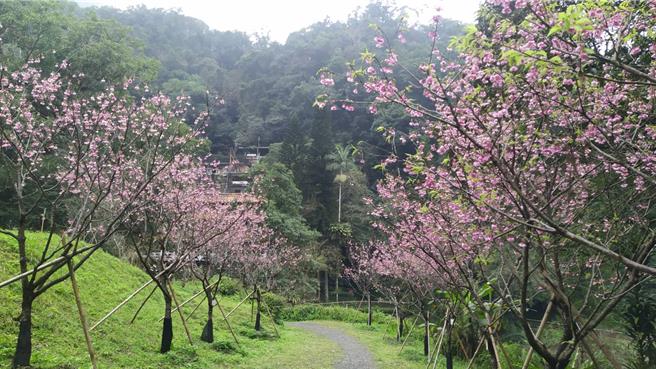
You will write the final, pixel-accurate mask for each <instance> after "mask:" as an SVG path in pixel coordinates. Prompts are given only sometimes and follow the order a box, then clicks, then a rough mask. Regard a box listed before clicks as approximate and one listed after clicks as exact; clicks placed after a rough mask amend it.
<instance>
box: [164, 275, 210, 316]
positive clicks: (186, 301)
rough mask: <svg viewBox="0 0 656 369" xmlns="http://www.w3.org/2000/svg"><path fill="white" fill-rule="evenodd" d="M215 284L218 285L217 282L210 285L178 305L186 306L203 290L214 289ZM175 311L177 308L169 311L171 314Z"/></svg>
mask: <svg viewBox="0 0 656 369" xmlns="http://www.w3.org/2000/svg"><path fill="white" fill-rule="evenodd" d="M217 283H219V281H217V282H216V283H212V284H211V285H209V286H207V288H205V289H202V290H200V291H199V292H196V293H195V294H194V295H193V296H191V297H190V298H188V299H187V300H185V301H184V302H183V303H182V304H180V307H183V306H185V305H187V304H188V303H189V302H190V301H191V300H193V299H195V298H196V297H198V295H200V294H201V293H203V292H205V290H207V289H210V288H214V286H216V284H217ZM205 297H206V298H207V296H205ZM176 310H178V308H177V307H175V308H173V310H171V312H172V313H173V312H175V311H176ZM162 320H164V317H161V318H159V320H158V322H161V321H162Z"/></svg>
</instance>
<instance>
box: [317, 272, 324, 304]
mask: <svg viewBox="0 0 656 369" xmlns="http://www.w3.org/2000/svg"><path fill="white" fill-rule="evenodd" d="M317 282H318V283H319V302H321V298H322V297H323V294H322V293H321V292H322V287H323V284H322V283H321V270H317Z"/></svg>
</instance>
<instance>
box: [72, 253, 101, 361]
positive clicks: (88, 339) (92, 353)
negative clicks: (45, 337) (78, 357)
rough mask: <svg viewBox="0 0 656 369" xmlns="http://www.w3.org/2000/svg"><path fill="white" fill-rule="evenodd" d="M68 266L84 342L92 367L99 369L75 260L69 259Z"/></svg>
mask: <svg viewBox="0 0 656 369" xmlns="http://www.w3.org/2000/svg"><path fill="white" fill-rule="evenodd" d="M67 264H68V272H69V273H70V275H71V285H72V286H73V294H74V295H75V304H76V305H77V312H78V313H79V314H80V323H82V330H83V331H84V340H85V341H86V343H87V350H88V351H89V359H91V366H92V367H93V369H97V368H98V363H97V362H96V352H95V351H94V350H93V344H92V342H91V334H89V324H88V323H87V317H86V314H85V313H84V307H83V306H82V299H81V298H80V290H79V288H78V286H77V279H76V278H75V267H74V266H73V259H68V261H67Z"/></svg>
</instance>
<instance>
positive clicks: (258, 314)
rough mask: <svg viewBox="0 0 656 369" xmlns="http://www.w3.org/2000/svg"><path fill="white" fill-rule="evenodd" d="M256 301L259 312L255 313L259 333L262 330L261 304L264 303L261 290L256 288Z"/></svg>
mask: <svg viewBox="0 0 656 369" xmlns="http://www.w3.org/2000/svg"><path fill="white" fill-rule="evenodd" d="M255 300H256V302H257V310H256V312H255V330H256V331H259V330H261V329H262V323H261V314H260V307H261V306H260V303H261V301H262V295H260V290H259V289H258V288H257V287H255Z"/></svg>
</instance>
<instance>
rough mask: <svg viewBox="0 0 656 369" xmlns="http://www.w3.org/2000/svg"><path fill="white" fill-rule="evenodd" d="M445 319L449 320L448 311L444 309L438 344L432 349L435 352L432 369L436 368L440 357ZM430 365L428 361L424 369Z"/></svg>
mask: <svg viewBox="0 0 656 369" xmlns="http://www.w3.org/2000/svg"><path fill="white" fill-rule="evenodd" d="M447 319H449V309H446V314H444V324H442V333H441V334H440V339H439V340H438V343H437V344H436V345H435V348H434V349H433V350H434V351H435V361H434V362H433V369H435V367H436V366H437V359H439V357H440V350H441V349H442V341H443V340H444V333H445V332H446V323H447ZM429 365H430V360H429V361H428V365H426V369H428V366H429Z"/></svg>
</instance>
